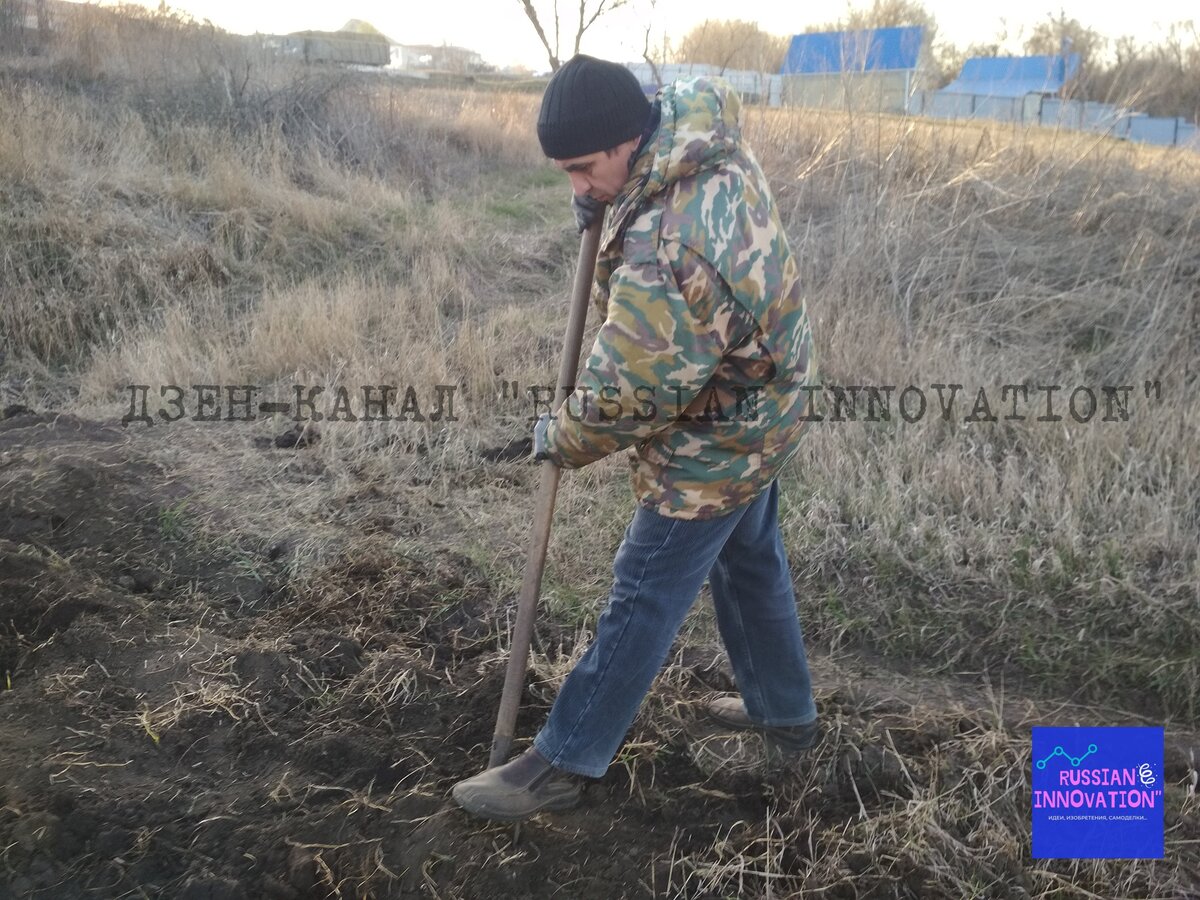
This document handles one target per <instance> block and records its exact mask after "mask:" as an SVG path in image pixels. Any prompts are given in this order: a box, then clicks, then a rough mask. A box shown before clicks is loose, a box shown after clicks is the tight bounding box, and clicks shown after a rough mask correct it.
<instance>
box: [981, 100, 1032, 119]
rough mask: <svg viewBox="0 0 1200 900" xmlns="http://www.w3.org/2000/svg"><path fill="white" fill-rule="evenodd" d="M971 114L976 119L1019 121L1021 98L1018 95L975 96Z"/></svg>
mask: <svg viewBox="0 0 1200 900" xmlns="http://www.w3.org/2000/svg"><path fill="white" fill-rule="evenodd" d="M973 115H974V116H975V118H977V119H996V120H997V121H1000V122H1012V121H1014V120H1015V121H1018V122H1019V121H1020V120H1021V100H1020V98H1019V97H1018V98H1013V97H976V98H975V112H974V113H973Z"/></svg>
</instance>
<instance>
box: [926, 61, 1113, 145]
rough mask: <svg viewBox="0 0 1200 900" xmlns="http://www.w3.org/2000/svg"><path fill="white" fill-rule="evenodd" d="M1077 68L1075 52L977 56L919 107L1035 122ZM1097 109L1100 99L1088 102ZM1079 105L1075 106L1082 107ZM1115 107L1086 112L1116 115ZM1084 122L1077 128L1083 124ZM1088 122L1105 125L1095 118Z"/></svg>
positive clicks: (939, 113)
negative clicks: (1045, 102) (1045, 105)
mask: <svg viewBox="0 0 1200 900" xmlns="http://www.w3.org/2000/svg"><path fill="white" fill-rule="evenodd" d="M1078 73H1079V54H1077V53H1069V54H1068V53H1063V54H1059V55H1056V56H977V57H972V58H971V59H968V60H967V61H966V62H965V63H963V67H962V72H960V73H959V76H958V77H957V78H956V79H954V81H952V82H950V84H948V85H946V86H945V87H944V88H942V89H941V90H939V91H935V92H931V93H927V94H925V96H924V97H923V100H922V102H921V103H920V104H919V111H920V112H921V113H923V114H924V115H927V116H936V117H938V118H962V119H966V118H981V119H997V120H999V121H1003V122H1010V121H1015V122H1029V121H1034V122H1036V121H1040V119H1041V117H1042V113H1043V100H1045V99H1046V98H1055V97H1062V96H1063V95H1064V94H1065V93H1066V91H1067V87H1068V85H1070V83H1071V81H1072V80H1073V79H1074V78H1075V76H1076V75H1077V74H1078ZM1092 105H1093V106H1094V107H1095V108H1096V109H1097V110H1099V109H1100V107H1101V106H1102V104H1092ZM1082 108H1083V107H1080V109H1082ZM1116 115H1117V111H1116V109H1115V108H1114V107H1104V111H1103V113H1100V112H1089V116H1101V117H1111V116H1116ZM1083 124H1084V123H1083V122H1082V121H1081V122H1080V123H1078V126H1077V127H1083ZM1093 124H1104V123H1102V122H1101V121H1100V119H1097V120H1096V122H1095V123H1093Z"/></svg>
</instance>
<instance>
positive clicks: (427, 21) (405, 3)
mask: <svg viewBox="0 0 1200 900" xmlns="http://www.w3.org/2000/svg"><path fill="white" fill-rule="evenodd" d="M594 3H595V0H588V6H589V7H591V6H593V5H594ZM923 3H924V6H925V7H926V9H928V10H929V11H930V12H931V13H933V15H934V17H935V18H936V19H937V23H938V38H939V40H940V41H949V42H951V43H954V44H956V45H958V46H959V47H962V48H965V47H966V46H967V45H968V44H971V43H976V42H979V43H983V42H990V41H993V40H995V39H996V37H997V35H999V34H1002V33H1007V34H1008V35H1009V37H1010V41H1009V43H1008V45H1006V49H1008V50H1010V51H1012V52H1020V46H1019V43H1020V35H1021V34H1022V32H1026V33H1027V32H1028V31H1029V29H1030V28H1031V27H1032V26H1033V25H1035V24H1036V23H1038V22H1041V21H1043V20H1045V19H1047V18H1049V17H1050V16H1052V15H1057V14H1058V13H1059V11H1060V10H1061V11H1062V12H1065V13H1066V15H1067V17H1068V18H1076V19H1078V20H1079V21H1080V22H1082V23H1083V24H1084V25H1086V26H1088V27H1091V28H1094V29H1095V30H1097V31H1099V32H1100V33H1101V34H1104V35H1106V36H1108V37H1118V36H1121V35H1126V34H1128V35H1132V36H1134V37H1135V38H1136V39H1138V40H1139V41H1142V42H1155V41H1157V40H1159V39H1161V38H1162V36H1163V35H1164V33H1165V29H1166V26H1168V25H1169V24H1170V23H1172V22H1179V21H1183V20H1187V19H1193V20H1195V21H1196V23H1197V27H1198V28H1200V13H1198V12H1197V7H1196V0H1139V2H1138V3H1136V4H1126V3H1115V2H1108V3H1095V2H1094V0H1004V2H1003V3H979V2H974V3H971V2H963V0H923ZM141 5H144V6H149V7H156V6H158V0H141ZM168 5H169V6H171V7H172V8H174V9H178V10H182V11H184V12H187V13H188V14H190V15H191V16H193V17H194V18H196V19H200V20H204V19H208V20H209V21H211V22H212V23H213V24H214V25H216V26H218V27H221V28H224V29H225V30H226V31H232V32H235V33H238V34H253V33H255V32H264V33H287V32H291V31H305V30H309V29H312V30H317V31H335V30H337V29H338V28H341V27H342V25H344V24H345V23H346V21H347V20H349V19H352V18H353V19H362V20H365V21H367V22H370V23H371V24H372V25H374V26H375V27H376V28H378V29H379V30H380V31H382V32H383V33H384V34H386V35H387V36H388V37H389V38H391V39H392V40H394V41H396V42H398V43H401V44H455V45H457V46H460V47H468V48H470V49H472V50H475V51H476V52H478V53H480V54H482V56H483V57H484V59H485V60H486V61H487V62H489V63H491V64H493V65H495V66H498V67H501V68H503V67H505V66H510V65H524V66H527V67H528V68H530V69H533V70H534V71H544V70H546V69H547V68H548V67H549V63H548V62H547V59H546V53H545V51H544V50H543V49H542V45H541V43H540V42H539V41H538V38H537V36H536V34H535V33H534V31H533V28H532V26H531V25H530V24H529V20H528V19H527V18H526V17H525V14H524V11H523V10H522V7H521V2H520V0H417V2H414V0H400V2H395V0H391V2H388V0H342V2H339V3H329V2H316V0H286V2H285V0H265V2H247V0H177V2H169V4H168ZM851 5H870V4H869V0H860V2H859V3H857V4H848V3H847V2H846V0H807V2H805V3H803V4H800V3H790V2H788V0H740V2H737V3H731V2H730V0H655V2H654V4H653V7H652V5H651V0H631V2H630V3H629V4H628V5H627V6H626V7H624V8H622V9H619V10H617V11H615V12H612V13H605V14H604V15H603V16H601V17H600V19H598V20H597V21H596V23H595V24H594V25H593V26H592V28H591V29H590V30H589V31H588V32H587V34H585V35H584V39H583V44H582V45H581V47H580V49H581V50H582V51H583V52H585V53H591V54H593V55H595V56H602V57H606V58H608V59H613V60H618V61H621V62H628V61H633V60H640V59H641V57H642V47H643V43H644V41H645V34H646V29H647V26H649V27H650V28H651V34H652V45H655V46H657V45H661V43H662V36H663V35H664V34H666V35H667V36H668V37H669V38H671V39H673V40H675V41H676V42H678V40H679V39H680V38H682V37H683V35H684V34H686V33H687V32H688V31H689V30H690V29H691V28H692V27H693V26H695V25H698V24H700V23H702V22H703V21H704V20H705V19H715V20H722V19H731V18H737V19H743V20H748V21H753V22H757V23H758V25H759V27H760V28H762V29H763V30H764V31H767V32H770V33H772V34H777V35H789V34H795V33H798V32H801V31H803V30H804V27H805V26H806V25H809V24H820V23H825V22H833V21H837V20H838V19H839V18H841V17H844V16H845V14H846V12H847V10H848V9H849V8H850V6H851ZM534 6H535V8H536V9H538V11H539V13H541V12H543V11H548V10H550V9H552V7H553V0H534ZM559 7H560V8H561V9H562V10H563V16H564V22H565V24H564V28H563V31H564V32H567V31H569V32H570V35H569V36H568V35H567V34H565V33H564V34H563V37H562V44H563V49H562V51H561V53H560V57H561V58H563V59H565V58H567V57H569V56H570V55H571V49H572V46H571V43H570V42H572V41H573V38H574V31H575V27H574V25H573V24H571V23H570V17H571V14H572V11H575V14H576V15H578V13H577V10H578V6H577V5H576V3H575V2H574V0H559ZM552 21H553V17H552V15H548V16H545V17H543V25H544V26H546V27H552V26H549V25H548V23H550V22H552ZM550 40H551V41H552V42H553V36H552V35H550Z"/></svg>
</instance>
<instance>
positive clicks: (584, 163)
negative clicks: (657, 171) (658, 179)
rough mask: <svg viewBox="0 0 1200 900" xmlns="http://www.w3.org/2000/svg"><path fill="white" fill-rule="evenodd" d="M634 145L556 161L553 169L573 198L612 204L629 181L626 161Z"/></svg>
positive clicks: (635, 141) (631, 143) (627, 143)
mask: <svg viewBox="0 0 1200 900" xmlns="http://www.w3.org/2000/svg"><path fill="white" fill-rule="evenodd" d="M637 145H638V141H637V139H634V140H631V141H626V142H625V143H623V144H618V145H617V146H616V147H613V148H612V149H611V150H601V151H599V152H597V153H589V154H588V155H587V156H576V157H574V158H573V159H556V160H554V165H556V166H558V168H560V169H562V170H563V171H564V172H566V173H567V177H568V178H570V179H571V190H572V191H573V192H574V193H575V195H576V196H582V195H583V194H587V195H588V196H590V197H591V198H592V199H594V200H600V201H602V202H604V203H612V201H613V200H615V199H616V197H617V194H619V193H620V192H621V188H623V187H624V186H625V182H626V181H627V180H628V179H629V157H630V155H631V154H632V153H633V151H634V149H635V148H636V147H637Z"/></svg>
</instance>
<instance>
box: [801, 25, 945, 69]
mask: <svg viewBox="0 0 1200 900" xmlns="http://www.w3.org/2000/svg"><path fill="white" fill-rule="evenodd" d="M924 37H925V35H924V29H923V28H921V27H920V26H919V25H918V26H911V27H907V28H872V29H866V30H864V31H825V32H821V33H819V34H797V35H794V36H793V37H792V43H791V46H790V47H788V53H787V58H786V59H785V60H784V61H783V68H782V69H780V70H779V72H780V74H781V75H819V74H826V73H830V72H874V71H885V70H888V69H915V68H916V67H917V58H918V56H919V55H920V53H921V42H922V40H923V39H924Z"/></svg>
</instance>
